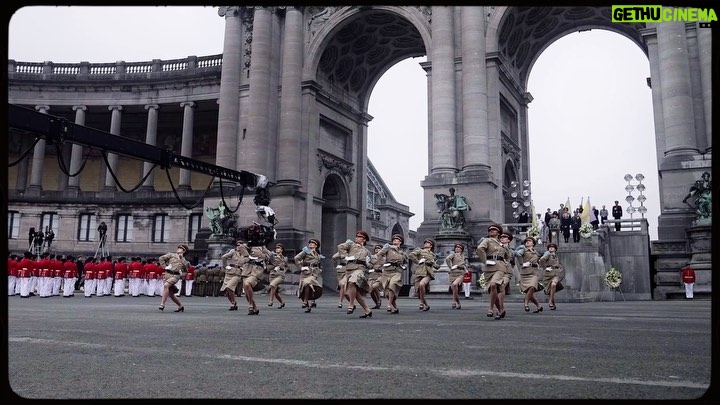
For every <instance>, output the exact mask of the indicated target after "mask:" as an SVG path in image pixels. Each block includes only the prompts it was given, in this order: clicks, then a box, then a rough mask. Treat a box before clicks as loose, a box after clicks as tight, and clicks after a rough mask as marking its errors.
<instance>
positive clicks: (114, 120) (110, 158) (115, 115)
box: [103, 105, 122, 191]
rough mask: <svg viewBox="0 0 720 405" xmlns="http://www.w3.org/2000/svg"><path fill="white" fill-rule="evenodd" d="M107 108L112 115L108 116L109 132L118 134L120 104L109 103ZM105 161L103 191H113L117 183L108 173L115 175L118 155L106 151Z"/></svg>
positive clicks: (120, 113) (120, 118)
mask: <svg viewBox="0 0 720 405" xmlns="http://www.w3.org/2000/svg"><path fill="white" fill-rule="evenodd" d="M108 110H110V111H111V112H112V117H111V118H110V133H111V134H113V135H120V122H121V121H122V112H121V111H122V106H121V105H111V106H108ZM107 163H108V168H107V171H106V172H105V189H104V190H103V191H115V190H117V184H116V183H115V179H113V177H112V176H113V175H112V174H110V173H111V172H112V173H113V174H114V175H115V176H117V166H118V155H116V154H114V153H108V154H107Z"/></svg>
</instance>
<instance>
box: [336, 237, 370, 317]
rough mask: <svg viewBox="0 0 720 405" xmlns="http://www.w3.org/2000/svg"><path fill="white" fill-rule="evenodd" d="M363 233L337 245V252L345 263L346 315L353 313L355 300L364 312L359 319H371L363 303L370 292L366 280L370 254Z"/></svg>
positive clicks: (368, 309)
mask: <svg viewBox="0 0 720 405" xmlns="http://www.w3.org/2000/svg"><path fill="white" fill-rule="evenodd" d="M369 238H370V237H369V236H368V234H367V232H365V231H362V230H360V231H357V233H355V241H354V242H353V241H352V240H350V239H348V240H346V241H345V242H343V243H341V244H339V245H338V252H340V255H341V256H344V257H345V260H346V261H347V275H346V277H347V284H346V285H345V292H346V293H347V295H348V300H349V301H350V302H349V303H348V310H347V313H348V314H352V313H353V312H354V311H355V300H357V302H358V304H360V306H361V307H362V309H363V310H364V311H365V312H364V313H363V315H360V318H370V317H372V311H371V310H370V308H369V307H368V306H367V304H366V303H365V294H367V293H368V292H369V291H370V284H369V283H368V280H367V271H368V270H369V268H370V252H369V251H368V250H367V249H366V248H365V244H366V243H367V242H368V240H369Z"/></svg>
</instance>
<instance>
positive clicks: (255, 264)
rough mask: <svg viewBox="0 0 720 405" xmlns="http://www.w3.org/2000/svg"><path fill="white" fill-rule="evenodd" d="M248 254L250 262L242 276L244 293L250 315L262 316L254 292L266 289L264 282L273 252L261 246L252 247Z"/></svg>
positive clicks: (244, 268)
mask: <svg viewBox="0 0 720 405" xmlns="http://www.w3.org/2000/svg"><path fill="white" fill-rule="evenodd" d="M250 244H252V242H250ZM248 253H249V255H248V262H247V263H245V265H244V266H243V271H242V274H241V277H242V283H243V292H244V293H245V300H247V303H248V315H258V314H260V310H259V309H258V307H257V304H255V298H253V292H255V291H261V290H262V289H263V288H265V285H264V284H263V282H262V281H263V276H264V274H265V267H267V265H268V263H269V261H270V255H271V254H272V252H271V251H269V250H268V249H267V248H266V247H265V246H262V245H261V246H250V250H249V251H248Z"/></svg>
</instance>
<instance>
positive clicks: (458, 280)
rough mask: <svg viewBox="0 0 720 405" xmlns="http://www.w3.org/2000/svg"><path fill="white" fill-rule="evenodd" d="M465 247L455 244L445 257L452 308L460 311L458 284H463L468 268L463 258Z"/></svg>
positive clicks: (465, 259)
mask: <svg viewBox="0 0 720 405" xmlns="http://www.w3.org/2000/svg"><path fill="white" fill-rule="evenodd" d="M464 251H465V246H464V245H462V244H460V243H456V244H455V246H454V247H453V251H452V252H450V254H449V255H447V257H445V264H446V265H447V266H448V280H449V282H450V291H451V292H452V308H453V309H460V308H461V305H460V296H459V294H458V292H459V290H460V284H462V283H463V277H464V276H465V270H466V269H469V268H470V265H469V264H468V262H467V258H466V257H465V256H463V252H464Z"/></svg>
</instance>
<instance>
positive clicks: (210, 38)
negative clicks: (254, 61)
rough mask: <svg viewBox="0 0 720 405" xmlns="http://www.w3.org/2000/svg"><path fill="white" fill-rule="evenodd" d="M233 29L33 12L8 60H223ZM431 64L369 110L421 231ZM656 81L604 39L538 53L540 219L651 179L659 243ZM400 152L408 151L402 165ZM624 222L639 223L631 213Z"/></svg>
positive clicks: (535, 195)
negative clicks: (427, 73)
mask: <svg viewBox="0 0 720 405" xmlns="http://www.w3.org/2000/svg"><path fill="white" fill-rule="evenodd" d="M224 26H225V24H224V19H223V18H222V17H219V16H218V15H217V8H216V7H209V6H206V7H197V6H196V7H184V6H183V7H179V6H172V7H166V6H163V7H106V6H94V7H67V6H32V7H24V8H22V9H20V10H18V11H17V12H16V13H15V14H14V15H13V16H12V18H11V19H10V23H9V27H8V28H9V29H8V38H9V39H8V58H9V59H15V60H18V61H24V62H42V61H46V60H49V61H53V62H56V63H78V62H81V61H88V62H95V63H97V62H114V61H117V60H124V61H127V62H136V61H146V60H151V59H180V58H185V57H187V56H190V55H197V56H204V55H214V54H220V53H222V48H223V33H224ZM39 27H42V29H39ZM50 33H51V34H50ZM49 35H51V36H49ZM424 60H425V58H416V59H406V60H404V61H402V62H400V63H398V64H397V65H395V66H393V67H392V68H391V69H390V70H389V71H388V72H386V73H385V75H383V77H382V78H381V79H380V80H379V81H378V83H377V85H376V86H375V89H374V91H373V93H372V95H371V99H370V105H369V113H370V115H372V116H373V117H374V119H373V120H372V121H371V122H370V124H369V129H368V132H369V142H368V156H369V157H370V159H371V160H372V162H373V164H374V165H375V166H376V168H377V169H378V171H379V172H380V174H381V176H382V177H383V180H384V181H385V182H386V184H387V185H388V187H389V188H390V190H391V192H392V193H393V195H394V196H395V198H396V199H398V200H399V201H400V202H401V203H404V204H407V205H409V206H410V211H412V212H414V213H415V216H414V217H413V218H411V220H410V227H411V228H412V229H417V227H418V226H419V224H420V223H421V222H422V220H423V206H422V200H423V192H422V188H421V187H420V181H422V180H423V179H424V177H425V176H426V175H427V170H428V163H427V162H428V160H427V148H428V147H427V134H428V128H427V123H428V121H427V100H426V98H427V79H426V77H425V72H424V71H423V70H422V68H420V66H419V65H418V63H419V62H420V61H424ZM649 72H650V70H649V63H648V60H647V57H646V56H645V55H644V54H643V52H642V51H641V49H640V48H639V47H638V46H637V45H635V44H634V43H632V42H631V41H630V40H629V39H626V38H624V37H622V36H620V35H618V34H615V33H612V32H609V31H603V30H592V31H586V32H582V33H574V34H570V35H568V36H565V37H563V38H561V39H559V40H558V41H556V42H555V43H553V44H551V45H550V46H549V47H548V48H547V49H546V50H545V51H544V52H543V53H542V54H541V55H540V57H539V58H538V60H537V61H536V63H535V65H534V66H533V69H532V71H531V76H530V80H529V83H528V91H529V92H530V93H531V94H532V96H533V98H534V100H533V102H532V103H530V107H529V131H530V165H531V166H530V167H531V181H532V185H531V191H532V199H533V202H534V205H535V208H536V210H537V212H538V213H543V212H545V210H546V209H547V208H552V209H553V210H555V209H557V208H558V206H559V204H561V203H565V202H566V200H567V199H568V197H569V198H570V202H571V205H572V207H573V208H576V207H577V206H578V205H579V204H580V201H581V199H587V198H588V197H590V200H591V203H592V204H593V205H595V206H596V207H597V208H598V209H600V208H601V206H602V205H603V204H604V205H606V206H607V208H608V210H610V207H611V206H612V205H613V202H614V201H615V200H619V201H620V203H621V205H622V206H623V208H624V209H625V208H627V203H626V202H625V197H626V196H627V195H628V193H627V192H626V191H625V186H626V185H627V182H626V181H625V180H624V179H623V176H624V175H625V174H628V173H629V174H631V175H632V176H635V175H636V174H638V173H642V174H643V175H644V176H645V180H644V181H643V184H645V186H646V187H647V190H646V191H645V193H644V194H645V196H646V197H647V201H646V203H645V205H646V207H647V208H648V212H647V214H646V215H645V217H646V218H648V221H649V223H650V237H651V239H653V240H655V239H657V217H658V215H660V208H659V207H660V204H659V193H658V179H657V159H656V152H655V138H654V126H653V113H652V104H651V91H650V88H649V87H648V86H647V84H646V78H647V77H649V76H650V73H649ZM398 150H403V151H405V153H404V154H403V156H402V157H400V156H399V155H398V154H397V153H396V152H397V151H398ZM407 156H413V159H412V161H408V159H407ZM496 176H498V177H499V176H501V174H500V173H496ZM633 183H634V184H636V183H637V182H636V181H633ZM458 193H459V194H462V190H461V189H458ZM638 195H639V194H638V193H637V192H633V196H634V197H637V196H638ZM471 203H475V204H478V203H479V202H471ZM635 205H636V206H637V203H635ZM638 216H639V214H635V215H634V217H635V218H637V217H638ZM624 218H630V215H629V214H628V213H627V212H625V213H624Z"/></svg>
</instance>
